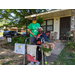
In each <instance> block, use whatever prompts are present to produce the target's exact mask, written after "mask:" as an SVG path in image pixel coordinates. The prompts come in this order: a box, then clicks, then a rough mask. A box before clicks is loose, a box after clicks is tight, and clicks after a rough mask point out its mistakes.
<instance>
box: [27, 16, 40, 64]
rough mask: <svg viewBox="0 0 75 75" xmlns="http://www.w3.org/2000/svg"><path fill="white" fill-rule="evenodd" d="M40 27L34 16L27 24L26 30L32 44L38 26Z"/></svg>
mask: <svg viewBox="0 0 75 75" xmlns="http://www.w3.org/2000/svg"><path fill="white" fill-rule="evenodd" d="M39 27H40V24H39V23H37V20H36V17H33V18H32V23H30V24H29V25H28V32H29V33H30V43H31V44H32V45H33V44H34V40H35V38H36V35H37V34H38V28H39ZM30 64H34V63H33V62H30Z"/></svg>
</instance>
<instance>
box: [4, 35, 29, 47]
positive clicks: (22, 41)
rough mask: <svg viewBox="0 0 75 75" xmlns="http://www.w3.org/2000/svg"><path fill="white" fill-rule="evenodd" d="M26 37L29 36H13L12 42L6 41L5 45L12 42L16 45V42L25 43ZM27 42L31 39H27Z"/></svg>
mask: <svg viewBox="0 0 75 75" xmlns="http://www.w3.org/2000/svg"><path fill="white" fill-rule="evenodd" d="M26 38H27V37H26V36H23V37H21V36H17V37H14V38H12V42H11V43H5V45H9V44H11V45H13V46H14V44H15V43H22V44H25V39H26ZM27 44H29V39H28V40H27Z"/></svg>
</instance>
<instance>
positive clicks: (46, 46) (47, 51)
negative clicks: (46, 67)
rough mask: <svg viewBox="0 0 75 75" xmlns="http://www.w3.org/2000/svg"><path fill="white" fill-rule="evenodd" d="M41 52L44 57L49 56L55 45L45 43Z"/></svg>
mask: <svg viewBox="0 0 75 75" xmlns="http://www.w3.org/2000/svg"><path fill="white" fill-rule="evenodd" d="M42 47H43V52H44V54H45V55H46V56H50V55H51V51H52V49H54V47H55V45H54V43H48V42H45V43H44V44H43V45H42Z"/></svg>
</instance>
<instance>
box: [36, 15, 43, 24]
mask: <svg viewBox="0 0 75 75" xmlns="http://www.w3.org/2000/svg"><path fill="white" fill-rule="evenodd" d="M37 22H38V23H39V24H40V25H41V24H43V23H44V20H43V17H42V16H41V17H39V18H38V19H37Z"/></svg>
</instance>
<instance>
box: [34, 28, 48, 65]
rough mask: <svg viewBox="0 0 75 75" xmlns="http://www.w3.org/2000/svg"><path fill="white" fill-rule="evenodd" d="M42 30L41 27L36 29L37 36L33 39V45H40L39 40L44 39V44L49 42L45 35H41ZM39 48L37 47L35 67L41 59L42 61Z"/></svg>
mask: <svg viewBox="0 0 75 75" xmlns="http://www.w3.org/2000/svg"><path fill="white" fill-rule="evenodd" d="M42 30H43V29H42V28H41V27H39V28H38V32H39V33H38V34H37V36H36V38H35V41H34V42H35V44H36V45H41V39H42V38H44V40H45V41H46V42H49V40H48V38H47V36H46V34H45V33H42ZM39 48H40V47H39V46H37V52H38V58H37V62H36V63H35V65H39V64H40V61H41V59H42V54H41V51H40V50H39Z"/></svg>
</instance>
